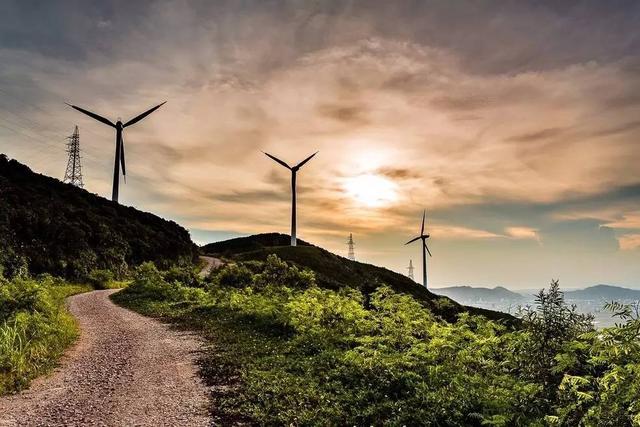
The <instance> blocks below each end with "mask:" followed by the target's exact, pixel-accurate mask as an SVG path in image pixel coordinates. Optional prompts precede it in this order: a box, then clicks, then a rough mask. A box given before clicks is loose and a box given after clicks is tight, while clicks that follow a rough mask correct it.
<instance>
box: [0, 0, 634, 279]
mask: <svg viewBox="0 0 640 427" xmlns="http://www.w3.org/2000/svg"><path fill="white" fill-rule="evenodd" d="M639 28H640V2H637V1H632V0H630V1H616V0H611V1H607V2H602V1H595V0H594V1H571V2H557V1H530V2H525V1H519V2H494V1H479V0H477V1H459V2H450V1H444V0H442V1H393V2H389V1H383V0H381V1H377V0H363V1H349V0H343V1H300V0H295V1H294V0H289V1H275V0H254V1H251V0H242V1H239V0H238V1H204V0H203V1H186V0H176V1H173V0H171V1H143V0H141V1H136V2H130V1H101V2H85V1H80V0H78V1H58V2H41V1H31V0H20V1H18V0H15V1H13V0H8V1H7V0H5V1H2V2H0V152H2V153H5V154H7V155H8V156H9V157H11V158H15V159H17V160H19V161H21V162H23V163H26V164H27V165H29V166H30V167H31V168H32V169H33V170H35V171H37V172H40V173H44V174H47V175H50V176H54V177H57V178H62V177H63V175H64V171H65V167H66V161H67V160H66V156H67V154H66V153H65V143H66V142H67V140H66V137H67V136H69V135H70V134H71V133H72V131H73V128H74V126H75V125H78V126H79V129H80V144H81V149H82V155H83V175H84V183H85V189H87V190H88V191H91V192H93V193H97V194H99V195H102V196H105V197H110V194H111V180H112V172H113V156H114V148H115V144H114V132H113V130H112V129H111V128H109V127H107V126H105V125H103V124H101V123H99V122H96V121H94V120H92V119H90V118H88V117H86V116H83V115H82V114H80V113H78V112H76V111H74V110H72V109H70V108H69V107H67V106H66V105H65V104H64V103H65V102H68V103H73V104H75V105H79V106H81V107H84V108H87V109H89V110H91V111H94V112H96V113H98V114H101V115H103V116H105V117H108V118H109V119H111V120H116V119H117V118H122V119H123V120H128V119H129V118H132V117H134V116H135V115H137V114H138V113H140V112H142V111H144V110H146V109H148V108H150V107H151V106H153V105H156V104H158V103H160V102H162V101H165V100H166V101H167V104H166V105H164V106H163V107H162V108H161V109H159V110H158V111H157V112H155V113H153V114H152V115H150V116H149V117H148V118H146V119H144V120H143V121H141V122H139V123H138V124H136V125H135V126H133V127H131V128H127V129H126V131H125V134H124V140H125V147H126V156H127V157H126V159H127V183H126V184H121V187H120V201H121V203H123V204H126V205H131V206H134V207H136V208H139V209H142V210H145V211H150V212H154V213H156V214H158V215H160V216H163V217H165V218H169V219H172V220H175V221H176V222H178V223H180V224H182V225H183V226H185V227H186V228H187V229H189V230H190V232H191V236H192V238H193V240H194V241H196V242H197V243H207V242H211V241H216V240H220V239H226V238H229V237H235V236H242V235H249V234H253V233H259V232H273V231H277V232H282V233H288V232H289V221H290V212H289V209H290V182H289V179H290V175H289V172H288V171H287V170H286V169H284V168H283V167H281V166H279V165H278V164H276V163H274V162H273V161H271V160H269V159H268V158H267V157H265V156H264V154H262V151H267V152H269V153H271V154H273V155H275V156H278V157H280V158H282V159H283V160H285V161H287V162H289V163H290V164H292V163H297V162H299V161H301V160H302V159H304V158H305V157H307V156H308V155H310V154H312V153H313V152H315V151H319V153H318V155H317V156H316V157H314V158H313V159H312V160H311V161H310V162H309V163H307V164H306V165H305V166H304V168H303V169H302V170H301V171H300V172H299V174H298V237H299V238H302V239H304V240H307V241H310V242H312V243H315V244H317V245H320V246H322V247H325V248H327V249H329V250H331V251H333V252H335V253H338V254H340V255H345V256H346V253H347V245H346V241H347V238H348V235H349V233H353V236H354V240H355V242H356V249H355V250H356V257H357V259H358V260H361V261H363V262H368V263H373V264H377V265H382V266H385V267H388V268H390V269H392V270H395V271H398V272H401V273H406V271H407V270H406V267H407V265H408V264H409V260H410V259H412V260H413V263H414V264H415V265H419V264H420V256H421V252H420V247H419V245H417V244H414V245H409V246H405V245H404V243H405V242H406V241H408V240H409V239H411V238H412V237H414V236H416V235H417V234H418V232H419V231H420V221H421V217H422V212H423V209H426V211H427V231H428V232H429V233H430V235H431V237H430V239H429V247H430V249H431V252H432V254H433V257H432V258H430V259H429V260H428V263H429V267H428V268H429V282H430V286H433V287H442V286H453V285H472V286H498V285H501V286H506V287H510V288H512V289H519V288H520V289H524V288H535V287H543V286H545V285H547V284H548V283H549V282H550V281H551V280H552V279H559V280H560V283H561V286H564V287H584V286H590V285H595V284H598V283H607V284H614V285H621V286H628V287H636V288H640V141H639V140H640V30H639ZM419 276H420V273H419V272H418V271H416V277H419Z"/></svg>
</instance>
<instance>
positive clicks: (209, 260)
mask: <svg viewBox="0 0 640 427" xmlns="http://www.w3.org/2000/svg"><path fill="white" fill-rule="evenodd" d="M200 259H201V260H202V261H203V262H204V268H203V269H202V271H200V277H202V278H204V277H207V275H208V274H209V273H211V270H213V269H216V268H220V267H222V266H223V265H224V263H223V262H222V260H220V259H218V258H214V257H211V256H200Z"/></svg>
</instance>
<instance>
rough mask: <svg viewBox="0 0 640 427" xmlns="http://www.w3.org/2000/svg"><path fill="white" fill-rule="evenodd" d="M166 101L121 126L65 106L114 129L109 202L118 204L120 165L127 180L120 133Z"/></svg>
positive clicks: (87, 112)
mask: <svg viewBox="0 0 640 427" xmlns="http://www.w3.org/2000/svg"><path fill="white" fill-rule="evenodd" d="M166 102H167V101H165V102H163V103H162V104H159V105H156V106H155V107H153V108H151V109H150V110H147V111H145V112H144V113H142V114H139V115H137V116H136V117H134V118H133V119H131V120H129V121H128V122H126V123H125V124H122V122H121V121H120V120H118V121H117V122H115V123H113V122H112V121H111V120H108V119H105V118H104V117H102V116H99V115H97V114H96V113H92V112H91V111H88V110H85V109H84V108H80V107H77V106H75V105H71V104H67V105H68V106H69V107H71V108H74V109H76V110H78V111H80V112H81V113H84V114H86V115H87V116H89V117H91V118H93V119H96V120H97V121H99V122H102V123H104V124H105V125H109V126H111V127H113V128H115V129H116V158H115V162H114V165H113V192H112V193H111V200H113V201H114V202H118V187H119V185H120V165H121V164H122V176H124V179H125V182H126V179H127V172H126V170H125V166H124V139H123V138H122V131H123V130H124V128H126V127H127V126H131V125H133V124H135V123H138V122H139V121H140V120H142V119H144V118H145V117H147V116H148V115H149V114H151V113H153V112H154V111H156V110H157V109H158V108H160V107H162V106H163V105H164V104H165V103H166Z"/></svg>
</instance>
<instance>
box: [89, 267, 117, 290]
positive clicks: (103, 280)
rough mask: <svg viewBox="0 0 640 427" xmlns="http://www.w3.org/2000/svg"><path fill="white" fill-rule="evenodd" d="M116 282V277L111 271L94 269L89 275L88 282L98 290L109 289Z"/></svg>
mask: <svg viewBox="0 0 640 427" xmlns="http://www.w3.org/2000/svg"><path fill="white" fill-rule="evenodd" d="M113 280H114V275H113V273H112V272H111V271H109V270H99V269H94V270H92V271H91V273H89V276H88V277H87V281H88V282H89V284H91V285H92V286H93V287H94V288H96V289H108V288H109V284H110V283H111V282H112V281H113Z"/></svg>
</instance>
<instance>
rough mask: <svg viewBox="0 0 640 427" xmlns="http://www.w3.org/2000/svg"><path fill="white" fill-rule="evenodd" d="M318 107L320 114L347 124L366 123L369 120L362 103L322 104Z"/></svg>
mask: <svg viewBox="0 0 640 427" xmlns="http://www.w3.org/2000/svg"><path fill="white" fill-rule="evenodd" d="M317 109H318V112H319V113H320V115H322V116H324V117H327V118H329V119H332V120H335V121H338V122H342V123H345V124H351V125H364V124H367V123H368V122H369V121H368V120H367V118H366V109H365V108H364V107H363V106H362V105H353V104H351V105H349V104H321V105H319V106H318V108H317Z"/></svg>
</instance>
